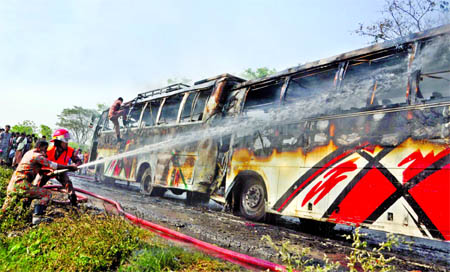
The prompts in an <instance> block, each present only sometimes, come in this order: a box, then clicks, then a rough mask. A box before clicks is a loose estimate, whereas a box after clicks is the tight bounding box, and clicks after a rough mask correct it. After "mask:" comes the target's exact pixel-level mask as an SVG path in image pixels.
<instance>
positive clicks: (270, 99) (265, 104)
mask: <svg viewBox="0 0 450 272" xmlns="http://www.w3.org/2000/svg"><path fill="white" fill-rule="evenodd" d="M282 86H283V82H282V81H281V82H276V83H275V84H272V85H269V86H264V87H256V88H251V89H250V90H249V91H248V94H247V97H246V99H245V104H244V112H245V113H246V114H247V115H248V114H253V113H256V112H259V111H261V110H262V111H264V112H266V111H267V110H269V109H271V108H274V107H276V105H277V103H278V101H280V95H281V87H282Z"/></svg>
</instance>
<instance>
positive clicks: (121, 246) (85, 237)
mask: <svg viewBox="0 0 450 272" xmlns="http://www.w3.org/2000/svg"><path fill="white" fill-rule="evenodd" d="M149 236H150V234H149V233H148V232H147V231H144V230H142V229H139V228H137V227H134V226H132V225H130V224H129V223H128V222H126V221H124V220H122V219H120V218H107V217H106V216H95V217H94V216H92V215H86V214H85V215H81V216H79V217H78V216H76V215H71V216H69V217H64V218H60V219H56V220H55V222H53V223H51V224H48V225H41V226H40V227H39V228H38V227H35V228H32V229H29V230H28V231H26V232H25V233H24V234H23V235H22V236H19V237H12V238H5V237H3V239H2V241H1V244H0V245H1V248H0V270H1V271H56V270H64V271H105V270H111V269H113V268H117V267H118V266H119V265H120V263H121V262H122V260H123V259H125V258H127V257H128V256H130V255H131V253H132V252H133V251H134V250H136V249H137V248H139V247H141V246H143V245H144V241H143V239H144V240H145V239H146V238H147V237H149Z"/></svg>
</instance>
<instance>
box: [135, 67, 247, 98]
mask: <svg viewBox="0 0 450 272" xmlns="http://www.w3.org/2000/svg"><path fill="white" fill-rule="evenodd" d="M223 79H228V80H230V79H231V80H232V81H237V82H238V83H240V82H244V81H245V79H242V78H240V77H237V76H234V75H231V74H228V73H225V74H220V75H217V76H214V77H210V78H206V79H202V80H199V81H196V82H195V83H194V85H193V86H189V85H187V84H184V83H175V84H171V85H168V86H165V87H162V88H158V89H154V90H150V91H146V92H142V93H139V94H138V96H137V97H135V98H134V99H132V100H130V101H128V102H127V103H135V102H138V103H139V102H143V101H148V100H152V99H158V98H162V97H166V96H170V95H174V94H177V93H183V92H188V91H193V90H199V89H206V88H209V87H211V86H213V85H214V84H215V83H216V81H217V80H223Z"/></svg>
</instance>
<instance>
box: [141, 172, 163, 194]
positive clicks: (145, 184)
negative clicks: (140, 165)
mask: <svg viewBox="0 0 450 272" xmlns="http://www.w3.org/2000/svg"><path fill="white" fill-rule="evenodd" d="M164 192H165V189H164V188H159V187H155V186H154V185H153V183H152V171H151V169H150V168H147V169H145V171H144V173H143V174H142V177H141V193H142V194H143V195H147V196H162V195H163V194H164Z"/></svg>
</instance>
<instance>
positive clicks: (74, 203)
mask: <svg viewBox="0 0 450 272" xmlns="http://www.w3.org/2000/svg"><path fill="white" fill-rule="evenodd" d="M69 200H70V204H72V206H75V207H77V206H78V204H77V195H76V194H75V193H72V194H70V195H69Z"/></svg>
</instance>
